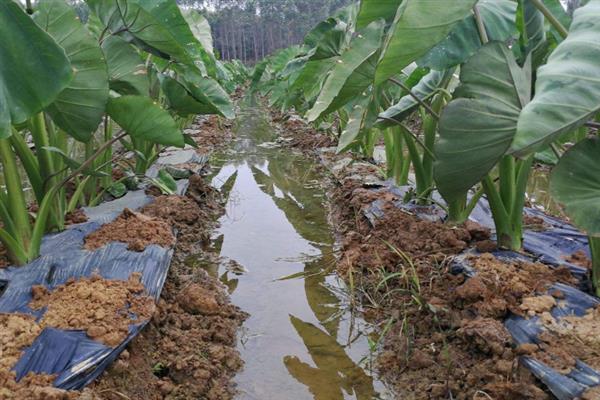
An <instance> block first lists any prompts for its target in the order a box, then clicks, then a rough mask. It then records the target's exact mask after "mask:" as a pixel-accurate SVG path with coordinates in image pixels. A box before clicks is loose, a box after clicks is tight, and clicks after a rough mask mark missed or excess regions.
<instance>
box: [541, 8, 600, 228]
mask: <svg viewBox="0 0 600 400" xmlns="http://www.w3.org/2000/svg"><path fill="white" fill-rule="evenodd" d="M576 23H577V17H576V18H575V21H574V24H576ZM598 160H600V138H598V137H594V138H589V139H585V140H583V141H581V142H579V143H577V144H576V145H575V146H573V147H572V148H571V149H569V151H567V152H566V153H565V154H564V155H563V156H562V157H561V159H560V161H559V162H558V165H557V166H556V167H555V168H554V170H553V171H552V175H551V176H550V193H551V194H552V196H553V197H554V198H555V199H556V200H558V202H560V203H561V204H562V205H563V206H564V207H565V211H566V213H567V215H568V216H569V217H570V218H571V220H572V221H573V223H574V224H575V225H577V226H578V227H579V228H581V229H583V230H585V231H586V232H587V233H588V234H590V235H598V234H600V201H598V199H600V163H599V162H598Z"/></svg>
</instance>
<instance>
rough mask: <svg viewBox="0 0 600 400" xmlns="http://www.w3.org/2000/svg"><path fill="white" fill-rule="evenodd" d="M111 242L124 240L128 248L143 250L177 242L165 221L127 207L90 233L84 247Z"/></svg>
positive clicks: (93, 248) (91, 248)
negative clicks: (147, 247) (113, 218)
mask: <svg viewBox="0 0 600 400" xmlns="http://www.w3.org/2000/svg"><path fill="white" fill-rule="evenodd" d="M110 242H123V243H126V244H127V249H128V250H131V251H139V252H141V251H144V249H145V248H146V246H149V245H151V244H156V245H159V246H162V247H171V246H173V244H174V243H175V236H173V231H172V229H171V227H170V226H169V224H168V223H166V222H165V221H162V220H158V219H156V218H152V217H148V216H146V215H143V214H140V213H136V212H133V211H131V210H129V209H128V208H126V209H125V210H123V213H122V214H121V215H120V216H119V217H118V218H117V219H115V220H114V221H113V222H111V223H108V224H105V225H102V227H101V228H100V229H98V230H97V231H95V232H92V233H91V234H89V235H88V236H87V237H86V238H85V245H84V247H85V248H86V249H87V250H97V249H99V248H101V247H103V246H105V245H106V244H108V243H110Z"/></svg>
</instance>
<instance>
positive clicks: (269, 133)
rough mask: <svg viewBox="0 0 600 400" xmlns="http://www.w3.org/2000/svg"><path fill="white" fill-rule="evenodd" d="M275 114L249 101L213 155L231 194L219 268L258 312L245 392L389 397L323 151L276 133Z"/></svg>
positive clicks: (240, 382) (245, 344) (251, 327)
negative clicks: (285, 141) (339, 274)
mask: <svg viewBox="0 0 600 400" xmlns="http://www.w3.org/2000/svg"><path fill="white" fill-rule="evenodd" d="M267 116H268V113H267V112H266V111H265V110H264V109H262V108H261V107H260V106H258V105H256V104H251V103H250V102H249V101H246V105H244V106H243V108H242V110H241V112H240V113H239V117H238V122H237V134H236V139H235V141H234V143H233V144H232V145H231V147H230V148H229V149H228V150H226V151H224V152H221V153H219V154H217V155H216V156H215V157H214V158H215V159H214V160H213V162H212V164H213V165H214V173H213V176H212V184H213V186H215V187H216V188H219V189H221V191H222V192H224V193H225V194H226V195H227V196H228V201H227V207H226V210H227V212H226V214H225V215H224V216H223V217H222V219H221V220H220V227H219V228H218V230H217V231H216V232H214V235H213V239H212V246H214V247H215V248H217V250H219V249H220V255H221V257H223V259H226V260H233V261H234V262H231V261H230V262H229V263H227V262H224V263H222V265H221V267H220V270H219V271H212V273H213V274H218V276H219V279H220V280H221V281H222V282H223V283H225V284H226V286H228V288H229V291H230V294H231V298H232V301H233V302H234V303H235V304H237V305H238V306H239V307H241V308H242V309H243V310H244V311H245V312H247V313H249V314H250V317H249V318H248V320H247V321H246V322H245V324H244V327H243V330H242V332H241V333H240V335H239V341H238V349H239V351H240V352H241V355H242V358H243V360H244V362H245V366H244V369H243V371H242V372H240V373H239V374H238V376H237V377H236V383H237V387H238V390H239V395H238V398H239V399H260V400H271V399H273V400H275V399H277V400H280V399H283V398H285V399H289V400H300V399H318V400H338V399H359V400H365V399H379V398H382V399H383V398H390V397H389V396H388V395H386V390H385V388H384V387H383V385H382V384H381V383H380V382H378V381H377V380H376V378H374V377H373V376H372V372H371V371H370V367H369V365H370V347H369V340H368V339H367V337H368V335H369V334H372V329H371V327H370V326H369V325H368V324H367V323H366V322H365V321H364V320H362V319H361V318H360V317H359V316H358V315H356V314H355V313H353V312H352V311H351V307H349V302H348V300H347V296H346V295H345V292H346V288H345V287H344V285H343V283H342V282H340V281H339V279H337V278H336V276H335V271H334V268H335V257H334V247H335V243H334V242H335V241H334V237H333V233H332V230H331V227H330V225H329V224H328V221H327V207H326V203H327V198H326V192H325V189H324V187H323V181H324V180H325V179H326V178H325V176H324V174H323V173H322V172H320V171H319V168H318V165H317V163H316V161H315V160H312V159H309V158H307V157H306V156H304V155H302V154H298V153H294V152H293V151H292V150H289V149H284V148H281V147H279V146H277V145H276V143H274V142H273V141H274V140H275V139H276V134H275V132H274V130H273V128H272V127H271V126H270V123H269V120H268V117H267ZM374 340H375V339H374Z"/></svg>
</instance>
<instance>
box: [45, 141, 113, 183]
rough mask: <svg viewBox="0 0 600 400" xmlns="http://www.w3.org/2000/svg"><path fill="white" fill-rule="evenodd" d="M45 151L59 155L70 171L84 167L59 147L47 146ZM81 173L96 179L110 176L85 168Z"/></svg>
mask: <svg viewBox="0 0 600 400" xmlns="http://www.w3.org/2000/svg"><path fill="white" fill-rule="evenodd" d="M44 150H46V151H49V152H52V153H56V154H58V155H59V156H60V157H61V158H62V159H63V162H64V163H65V165H66V166H67V167H69V169H71V171H76V170H78V169H79V168H80V167H81V165H82V164H81V163H80V162H79V161H77V160H74V159H72V158H71V157H69V156H68V155H66V154H65V152H64V151H62V150H61V149H59V148H58V147H53V146H45V147H44ZM81 173H82V174H83V175H86V176H93V177H96V178H101V177H104V176H108V174H107V173H106V172H102V171H96V170H95V169H93V168H84V169H83V171H81Z"/></svg>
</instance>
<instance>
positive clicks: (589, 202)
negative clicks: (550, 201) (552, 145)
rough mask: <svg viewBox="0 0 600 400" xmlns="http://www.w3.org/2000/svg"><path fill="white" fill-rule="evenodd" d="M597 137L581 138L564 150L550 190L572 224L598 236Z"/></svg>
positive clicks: (599, 156) (599, 178)
mask: <svg viewBox="0 0 600 400" xmlns="http://www.w3.org/2000/svg"><path fill="white" fill-rule="evenodd" d="M598 160H600V138H598V137H594V138H589V139H585V140H583V141H581V142H579V143H577V144H576V145H575V146H573V147H572V148H571V149H569V151H567V152H566V153H565V154H564V155H563V156H562V157H561V159H560V161H559V162H558V165H557V166H556V167H555V168H554V170H553V171H552V175H551V177H550V191H551V193H552V196H553V197H554V198H555V199H556V200H558V201H559V202H560V203H561V204H563V205H564V207H565V211H566V212H567V215H569V217H570V218H571V220H572V221H573V223H574V224H575V225H577V226H578V227H580V228H581V229H583V230H585V231H587V233H588V234H590V235H599V234H600V201H599V200H598V199H600V163H599V162H598Z"/></svg>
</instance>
